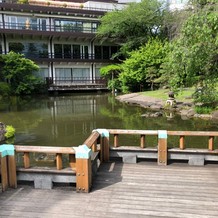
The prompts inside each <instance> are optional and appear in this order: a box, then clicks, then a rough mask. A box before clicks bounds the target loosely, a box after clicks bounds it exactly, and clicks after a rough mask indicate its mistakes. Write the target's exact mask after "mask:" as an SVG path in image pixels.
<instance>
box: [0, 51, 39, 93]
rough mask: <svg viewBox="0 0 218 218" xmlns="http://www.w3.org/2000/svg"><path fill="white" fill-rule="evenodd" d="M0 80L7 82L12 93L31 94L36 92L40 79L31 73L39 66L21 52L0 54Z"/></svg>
mask: <svg viewBox="0 0 218 218" xmlns="http://www.w3.org/2000/svg"><path fill="white" fill-rule="evenodd" d="M0 62H1V69H0V70H1V71H0V80H1V81H2V82H6V83H8V84H9V86H10V88H11V92H12V94H16V95H21V94H31V93H33V92H36V90H37V88H38V87H39V86H41V84H42V81H41V80H40V79H39V78H37V77H35V76H34V75H33V72H34V71H38V70H39V67H38V66H37V65H36V64H35V63H34V62H33V61H31V60H29V59H26V58H24V56H23V55H21V54H16V53H14V52H10V53H8V54H7V55H1V56H0Z"/></svg>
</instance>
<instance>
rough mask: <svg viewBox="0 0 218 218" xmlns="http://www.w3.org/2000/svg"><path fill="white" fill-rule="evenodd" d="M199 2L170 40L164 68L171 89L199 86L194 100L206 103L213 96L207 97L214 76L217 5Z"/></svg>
mask: <svg viewBox="0 0 218 218" xmlns="http://www.w3.org/2000/svg"><path fill="white" fill-rule="evenodd" d="M199 2H200V3H201V4H200V7H199ZM202 2H203V0H202V1H200V0H198V5H197V6H196V7H194V10H193V13H192V15H191V16H190V17H189V18H188V19H187V21H186V22H185V24H184V26H183V28H182V32H181V35H180V37H179V38H178V39H177V40H176V41H175V42H174V43H173V48H172V52H171V53H170V55H169V59H168V61H169V62H168V67H167V72H170V77H171V78H172V80H171V84H172V86H173V87H174V89H179V88H181V87H187V86H196V87H201V88H202V89H201V91H199V92H198V94H197V95H196V96H197V97H196V100H197V99H198V100H197V101H201V102H202V101H203V102H204V103H208V101H210V102H212V101H215V100H216V99H215V98H216V95H215V94H213V96H214V98H211V93H215V85H216V82H217V79H218V77H217V75H218V11H217V6H218V5H217V4H213V0H212V1H211V0H210V1H209V0H204V4H203V3H202ZM208 2H209V3H208ZM201 94H202V95H201ZM208 94H209V95H210V98H208V97H209V96H208Z"/></svg>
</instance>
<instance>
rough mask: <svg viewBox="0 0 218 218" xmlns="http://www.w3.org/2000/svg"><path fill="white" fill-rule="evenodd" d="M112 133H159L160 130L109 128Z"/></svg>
mask: <svg viewBox="0 0 218 218" xmlns="http://www.w3.org/2000/svg"><path fill="white" fill-rule="evenodd" d="M108 131H109V133H110V134H125V135H157V134H158V130H125V129H108Z"/></svg>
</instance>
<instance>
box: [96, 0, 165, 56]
mask: <svg viewBox="0 0 218 218" xmlns="http://www.w3.org/2000/svg"><path fill="white" fill-rule="evenodd" d="M162 24H163V10H162V9H161V3H160V1H158V0H142V1H141V2H140V3H131V4H130V5H129V6H128V7H126V8H125V9H123V10H120V11H113V12H108V13H107V14H106V15H105V16H104V17H102V19H101V25H100V27H99V28H98V33H97V35H98V37H100V38H102V39H110V40H114V41H115V42H119V43H120V44H121V45H122V47H121V50H122V54H124V55H126V52H129V51H131V50H134V49H138V48H139V47H140V46H141V45H143V44H145V43H146V42H147V41H148V39H149V38H151V37H156V36H160V37H161V36H162V34H163V31H162V26H163V25H162Z"/></svg>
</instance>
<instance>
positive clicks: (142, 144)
mask: <svg viewBox="0 0 218 218" xmlns="http://www.w3.org/2000/svg"><path fill="white" fill-rule="evenodd" d="M140 147H141V148H144V147H145V135H141V137H140Z"/></svg>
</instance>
